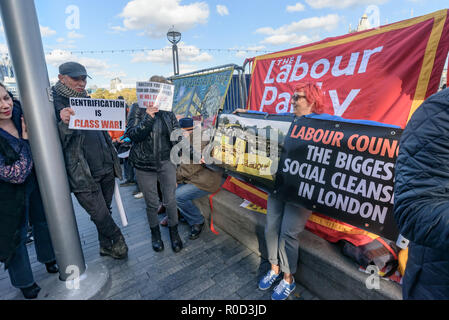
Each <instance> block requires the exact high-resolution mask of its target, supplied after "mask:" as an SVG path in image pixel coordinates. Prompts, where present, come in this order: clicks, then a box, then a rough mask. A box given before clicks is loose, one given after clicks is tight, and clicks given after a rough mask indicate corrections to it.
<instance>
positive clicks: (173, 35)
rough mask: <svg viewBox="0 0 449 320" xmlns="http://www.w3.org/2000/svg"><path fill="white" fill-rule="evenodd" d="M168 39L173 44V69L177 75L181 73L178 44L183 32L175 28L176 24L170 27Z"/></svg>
mask: <svg viewBox="0 0 449 320" xmlns="http://www.w3.org/2000/svg"><path fill="white" fill-rule="evenodd" d="M167 39H168V41H170V43H171V44H172V50H173V69H174V73H175V76H177V75H179V56H178V46H177V44H178V43H179V41H181V32H179V31H177V30H176V29H175V26H172V27H171V28H170V29H168V32H167Z"/></svg>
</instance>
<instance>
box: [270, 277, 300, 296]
mask: <svg viewBox="0 0 449 320" xmlns="http://www.w3.org/2000/svg"><path fill="white" fill-rule="evenodd" d="M295 289H296V284H295V281H294V280H293V283H292V284H289V283H288V282H287V281H285V280H284V279H282V281H281V282H279V284H278V285H277V287H276V288H275V289H274V292H273V294H272V295H271V300H285V299H287V298H288V296H289V295H290V293H292V292H293V291H294V290H295Z"/></svg>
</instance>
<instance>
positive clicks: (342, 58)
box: [248, 10, 449, 127]
mask: <svg viewBox="0 0 449 320" xmlns="http://www.w3.org/2000/svg"><path fill="white" fill-rule="evenodd" d="M447 13H448V10H440V11H437V12H434V13H432V14H428V15H426V16H422V17H417V18H414V19H409V20H405V21H401V22H398V23H395V24H390V25H387V26H383V27H380V28H377V29H370V30H367V31H364V32H358V33H354V34H348V35H345V36H342V37H337V38H331V39H325V40H323V41H321V42H318V43H314V44H310V45H306V46H302V47H299V48H294V49H289V50H285V51H282V52H278V53H274V54H269V55H263V56H259V57H256V58H254V63H253V74H252V84H251V89H250V96H249V100H248V104H249V109H251V110H257V111H264V112H268V113H283V112H293V110H292V106H291V105H290V97H291V94H292V93H293V90H294V87H295V85H296V84H298V83H301V82H314V83H317V84H318V85H319V86H321V88H322V90H323V92H324V94H325V105H326V109H325V110H324V112H325V113H329V114H334V115H337V116H341V117H344V118H347V119H367V120H374V121H378V122H382V123H387V124H393V125H398V126H401V127H405V125H406V123H407V121H408V119H409V118H410V116H411V114H412V113H413V112H414V110H416V108H417V107H418V106H419V105H420V104H421V103H422V102H423V101H424V100H425V99H426V98H427V97H428V96H430V95H431V94H433V93H435V92H436V91H437V90H438V85H439V82H440V78H441V73H442V70H443V67H444V62H445V59H446V57H447V52H448V48H449V24H448V19H447Z"/></svg>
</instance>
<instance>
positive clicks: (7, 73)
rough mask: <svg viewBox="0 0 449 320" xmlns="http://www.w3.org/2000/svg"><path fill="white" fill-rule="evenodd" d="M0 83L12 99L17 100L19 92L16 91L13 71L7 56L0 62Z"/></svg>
mask: <svg viewBox="0 0 449 320" xmlns="http://www.w3.org/2000/svg"><path fill="white" fill-rule="evenodd" d="M0 81H1V82H2V83H3V84H4V85H5V87H6V89H8V91H9V92H11V93H12V94H13V96H14V97H16V98H19V90H18V89H17V83H16V77H15V76H14V69H13V66H12V63H11V60H10V59H9V58H8V57H7V56H4V57H3V58H2V59H1V61H0Z"/></svg>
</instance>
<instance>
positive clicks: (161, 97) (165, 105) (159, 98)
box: [136, 82, 175, 111]
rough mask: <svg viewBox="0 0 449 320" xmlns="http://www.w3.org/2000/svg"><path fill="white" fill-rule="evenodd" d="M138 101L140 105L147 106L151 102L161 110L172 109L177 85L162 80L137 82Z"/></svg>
mask: <svg viewBox="0 0 449 320" xmlns="http://www.w3.org/2000/svg"><path fill="white" fill-rule="evenodd" d="M136 94H137V102H138V104H139V107H141V108H145V109H146V108H147V107H148V106H149V105H150V104H153V105H154V106H155V107H158V108H159V110H163V111H172V107H173V96H174V94H175V86H174V85H172V84H167V83H160V82H137V84H136Z"/></svg>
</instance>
